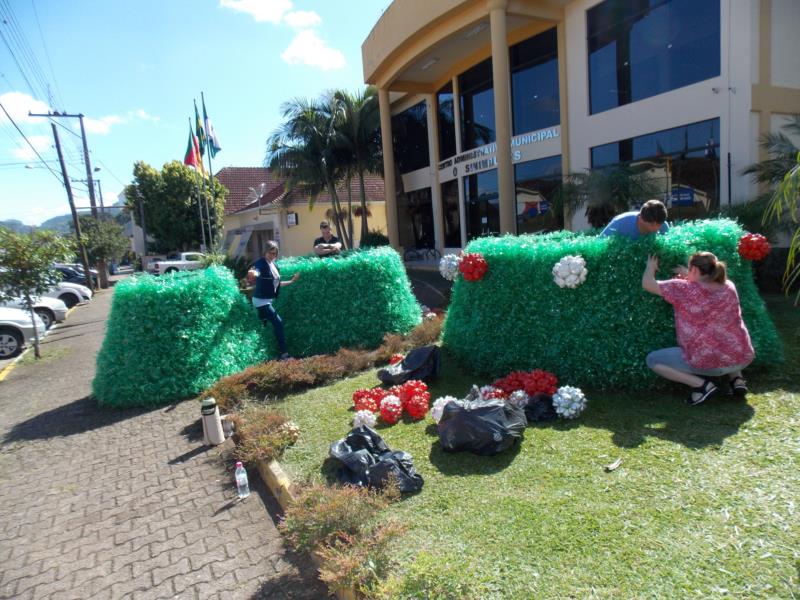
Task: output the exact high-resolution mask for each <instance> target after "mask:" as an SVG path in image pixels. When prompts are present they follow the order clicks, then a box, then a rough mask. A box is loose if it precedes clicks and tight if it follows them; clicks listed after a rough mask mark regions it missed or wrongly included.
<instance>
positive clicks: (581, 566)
mask: <svg viewBox="0 0 800 600" xmlns="http://www.w3.org/2000/svg"><path fill="white" fill-rule="evenodd" d="M767 302H768V306H769V309H770V311H771V313H772V315H773V318H774V320H775V323H776V325H777V327H778V329H779V331H780V333H781V335H782V337H783V340H784V343H785V345H786V357H787V361H786V364H785V365H784V366H782V367H780V368H778V369H774V370H772V371H771V372H768V373H759V374H751V377H750V382H749V383H750V387H751V394H750V395H749V396H748V398H747V400H746V401H741V400H735V399H730V398H726V397H724V396H717V397H716V398H714V399H713V400H711V401H709V402H708V403H707V404H704V405H701V406H698V407H688V406H686V405H685V404H684V401H683V400H684V396H685V392H684V390H683V389H681V390H678V389H677V388H675V389H674V390H673V391H668V392H645V393H641V394H639V393H636V392H633V391H632V392H628V393H607V392H606V393H602V394H601V393H597V394H593V393H591V392H590V391H589V392H587V397H588V398H589V406H588V408H587V410H586V412H585V413H584V414H583V415H582V416H581V417H580V418H579V419H577V420H576V421H557V422H555V423H552V424H543V425H541V426H537V425H533V426H529V427H528V429H527V430H526V433H525V439H524V441H523V443H522V444H521V445H520V446H519V447H518V448H516V449H514V450H511V451H508V452H506V453H504V454H501V455H499V456H495V457H480V456H475V455H472V454H469V453H459V454H447V453H444V452H442V451H441V449H440V447H439V443H438V437H437V434H436V427H435V425H434V424H433V421H432V420H431V419H430V417H428V418H426V419H425V420H423V421H421V422H418V423H403V422H401V423H399V424H397V425H395V426H392V427H379V431H380V433H381V434H382V435H383V436H384V439H385V440H386V442H387V443H388V444H389V446H390V447H391V448H392V449H393V450H394V449H398V450H406V451H408V452H410V453H411V454H412V455H413V457H414V462H415V465H416V467H417V470H418V471H419V472H420V473H421V474H422V475H423V477H424V478H425V486H424V488H423V489H422V491H421V492H420V493H418V494H416V495H414V496H410V497H408V498H405V499H404V500H403V501H402V502H399V503H396V504H394V505H392V506H391V508H390V511H391V513H392V514H393V516H395V517H396V518H398V519H400V520H402V521H403V522H405V523H407V524H408V525H409V530H408V532H407V533H406V534H404V536H403V537H402V538H401V539H399V540H398V541H397V542H395V544H394V546H393V551H394V553H395V556H396V557H397V558H398V560H399V561H400V564H401V565H403V564H408V563H409V562H410V561H412V560H414V557H415V556H416V555H418V553H420V551H423V550H427V551H429V552H431V553H433V554H435V555H436V556H437V557H438V558H437V560H442V561H447V562H448V563H450V564H451V565H456V568H457V572H459V573H461V577H462V578H463V579H464V580H465V581H468V582H469V583H471V584H472V585H473V589H475V590H476V592H475V594H476V596H480V597H481V598H534V597H535V598H573V597H574V598H595V597H597V598H704V597H714V598H716V597H723V596H727V597H734V598H798V597H800V545H799V544H798V540H800V410H799V409H800V308H794V307H792V306H791V303H790V301H789V300H787V299H785V298H783V297H781V296H772V297H769V298H768V299H767ZM642 359H643V360H644V357H642ZM442 367H443V372H442V374H441V375H440V377H439V379H438V381H437V382H436V383H435V384H434V385H432V386H431V393H432V398H436V397H439V396H442V395H445V394H452V395H454V396H456V397H462V396H463V395H464V394H465V393H466V392H467V390H468V388H469V385H470V384H471V383H473V382H474V383H478V384H481V385H482V384H486V383H490V382H487V381H473V379H472V377H471V376H470V375H469V374H467V373H464V372H463V371H460V370H459V369H458V368H457V367H456V366H455V365H454V364H453V362H452V361H451V360H448V357H447V355H446V354H445V355H444V356H443V361H442ZM377 383H378V380H377V378H376V377H375V372H374V371H370V372H367V373H365V374H362V375H361V376H358V377H354V378H350V379H347V380H343V381H339V382H337V383H336V384H334V385H331V386H328V387H325V388H319V389H316V390H312V391H310V392H307V393H304V394H298V395H295V396H291V397H289V398H287V399H286V400H285V402H283V403H282V406H283V407H284V409H285V411H286V412H287V413H288V414H289V415H290V416H291V417H292V419H294V420H295V421H296V422H297V423H298V424H299V426H300V429H301V437H300V440H299V441H298V443H297V444H296V445H295V446H294V447H292V448H290V449H289V450H288V451H287V452H286V454H285V455H284V457H283V458H282V459H281V463H282V465H283V466H284V468H285V469H286V470H287V472H288V473H289V474H290V476H291V477H292V478H293V479H295V480H298V481H299V480H313V479H322V478H325V477H326V476H327V475H328V474H329V472H328V464H326V458H327V456H328V446H329V444H330V443H331V442H332V441H334V440H336V439H339V438H341V437H343V436H344V435H345V434H346V433H347V431H349V422H350V419H351V418H352V415H353V413H352V411H350V406H351V402H350V397H351V394H352V392H353V391H354V390H355V389H356V388H358V387H371V386H373V385H376V384H377ZM562 383H565V384H569V383H570V382H568V381H565V382H562ZM617 458H621V459H622V466H621V467H620V468H619V469H617V470H616V471H613V472H610V473H607V472H605V470H604V469H603V467H604V465H607V464H609V463H611V462H613V461H614V460H615V459H617ZM451 572H452V571H451Z"/></svg>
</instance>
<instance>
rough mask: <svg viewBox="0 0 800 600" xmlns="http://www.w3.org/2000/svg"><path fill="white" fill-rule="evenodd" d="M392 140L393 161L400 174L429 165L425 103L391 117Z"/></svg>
mask: <svg viewBox="0 0 800 600" xmlns="http://www.w3.org/2000/svg"><path fill="white" fill-rule="evenodd" d="M392 139H393V142H394V160H395V162H396V163H397V168H398V169H400V172H401V173H410V172H411V171H416V170H417V169H421V168H422V167H427V166H428V165H429V164H430V156H429V154H428V113H427V111H426V109H425V102H420V103H419V104H415V105H414V106H412V107H411V108H409V109H406V110H404V111H403V112H401V113H399V114H396V115H394V116H393V117H392Z"/></svg>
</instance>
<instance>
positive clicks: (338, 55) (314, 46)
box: [281, 29, 345, 71]
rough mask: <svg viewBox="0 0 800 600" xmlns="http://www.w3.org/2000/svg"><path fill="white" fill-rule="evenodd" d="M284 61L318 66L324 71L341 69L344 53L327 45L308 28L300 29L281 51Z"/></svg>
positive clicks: (291, 63) (292, 63) (343, 63)
mask: <svg viewBox="0 0 800 600" xmlns="http://www.w3.org/2000/svg"><path fill="white" fill-rule="evenodd" d="M281 58H282V59H283V60H284V62H286V63H288V64H290V65H307V66H309V67H319V68H320V69H322V70H324V71H328V70H332V69H342V68H344V66H345V59H344V54H342V52H341V51H340V50H337V49H336V48H331V47H330V46H328V45H327V44H326V43H325V41H324V40H322V39H321V38H320V37H319V36H317V34H316V33H315V32H313V31H311V30H310V29H306V30H305V31H301V32H300V33H298V34H297V35H296V36H294V39H293V40H292V42H291V43H290V44H289V47H288V48H286V50H284V51H283V52H282V53H281Z"/></svg>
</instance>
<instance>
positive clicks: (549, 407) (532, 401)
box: [523, 392, 558, 423]
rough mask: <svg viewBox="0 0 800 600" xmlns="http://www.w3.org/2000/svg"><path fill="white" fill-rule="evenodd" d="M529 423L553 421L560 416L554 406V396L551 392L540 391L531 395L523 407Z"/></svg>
mask: <svg viewBox="0 0 800 600" xmlns="http://www.w3.org/2000/svg"><path fill="white" fill-rule="evenodd" d="M523 408H524V409H525V416H526V417H527V418H528V423H533V422H534V421H552V420H553V419H556V418H558V415H557V414H556V410H555V409H554V408H553V397H552V396H551V395H550V394H544V393H541V392H540V393H538V394H534V395H533V396H530V397H529V398H528V402H527V403H526V404H525V406H524V407H523Z"/></svg>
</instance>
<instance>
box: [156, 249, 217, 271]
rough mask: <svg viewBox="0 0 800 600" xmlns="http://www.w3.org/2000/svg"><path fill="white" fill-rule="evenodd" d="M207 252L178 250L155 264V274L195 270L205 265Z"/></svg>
mask: <svg viewBox="0 0 800 600" xmlns="http://www.w3.org/2000/svg"><path fill="white" fill-rule="evenodd" d="M203 258H205V254H202V253H201V252H176V253H175V254H172V255H170V256H168V257H167V260H159V261H157V262H156V264H155V265H153V274H155V275H162V274H163V275H165V274H167V273H174V272H176V271H194V270H196V269H199V268H200V267H202V266H203Z"/></svg>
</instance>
